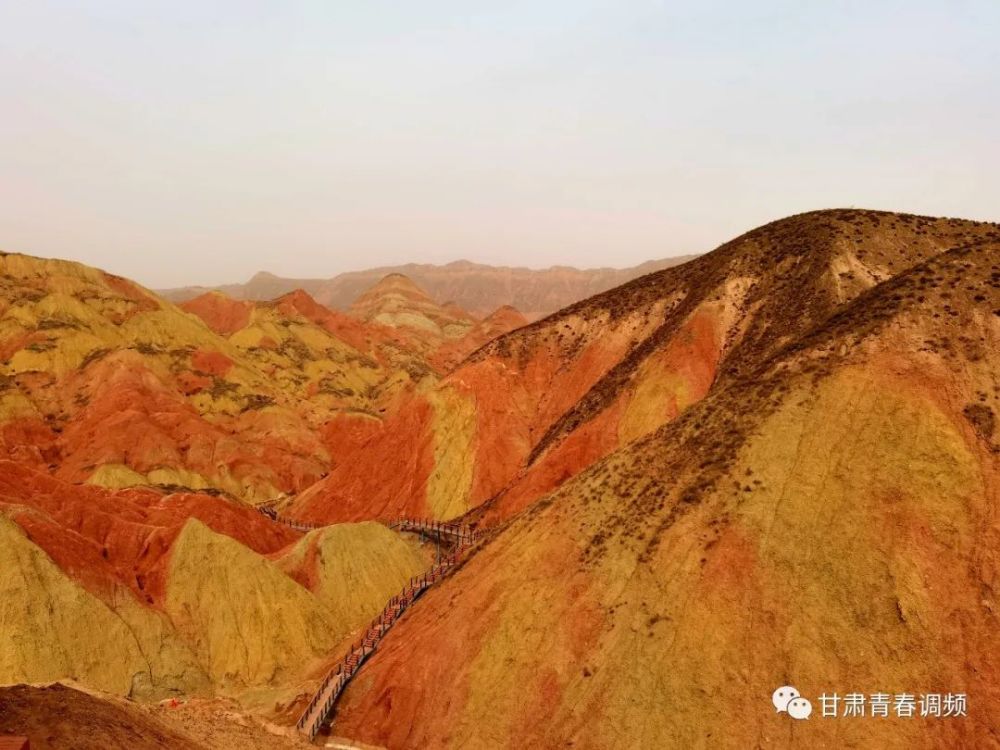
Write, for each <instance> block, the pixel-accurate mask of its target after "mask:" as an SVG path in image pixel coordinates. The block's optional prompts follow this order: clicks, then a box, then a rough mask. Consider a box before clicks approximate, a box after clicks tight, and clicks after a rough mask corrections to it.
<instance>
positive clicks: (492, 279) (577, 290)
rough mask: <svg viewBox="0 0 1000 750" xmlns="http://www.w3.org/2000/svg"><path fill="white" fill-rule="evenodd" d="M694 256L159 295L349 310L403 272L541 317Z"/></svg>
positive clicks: (258, 282)
mask: <svg viewBox="0 0 1000 750" xmlns="http://www.w3.org/2000/svg"><path fill="white" fill-rule="evenodd" d="M694 257H695V256H693V255H684V256H679V257H676V258H665V259H663V260H654V261H649V262H646V263H643V264H641V265H638V266H634V267H632V268H592V269H583V270H581V269H578V268H571V267H569V266H553V267H552V268H546V269H532V268H508V267H503V266H488V265H483V264H481V263H470V262H469V261H465V260H459V261H455V262H453V263H448V264H446V265H441V266H438V265H431V264H419V263H409V264H407V265H402V266H385V267H380V268H372V269H368V270H365V271H351V272H348V273H342V274H339V275H338V276H334V277H333V278H332V279H288V278H282V277H280V276H275V275H274V274H272V273H266V272H261V273H258V274H255V275H254V276H253V278H251V279H250V280H249V281H248V282H246V283H245V284H226V285H223V286H219V287H211V288H208V287H180V288H177V289H165V290H162V291H161V292H160V294H161V295H162V296H163V297H164V298H165V299H169V300H171V301H173V302H185V301H187V300H190V299H193V298H195V297H198V296H200V295H202V294H204V293H205V292H209V291H220V292H223V293H224V294H226V295H227V296H229V297H232V298H233V299H237V300H251V301H261V300H270V299H274V298H275V297H280V296H281V295H283V294H287V293H289V292H291V291H294V290H296V289H302V290H304V291H306V292H308V293H309V294H310V295H311V296H313V297H314V298H315V299H316V300H317V301H319V302H320V303H321V304H323V305H325V306H327V307H331V308H333V309H336V310H347V309H349V308H350V307H351V305H352V304H353V303H354V301H355V300H356V299H357V298H358V297H360V296H361V295H363V294H364V293H365V292H366V291H367V290H368V289H370V288H371V287H372V286H374V285H375V284H377V283H378V282H379V281H380V280H381V279H384V278H385V277H386V276H391V275H397V274H398V275H402V276H405V277H407V278H409V279H411V280H412V281H413V282H414V283H415V284H416V285H418V286H419V287H420V288H421V289H423V290H425V291H426V292H427V293H428V294H430V296H431V297H432V298H434V299H436V300H442V301H444V300H451V301H453V303H454V304H456V305H457V306H458V307H460V308H461V309H462V310H465V311H467V312H468V313H471V314H472V315H475V316H477V317H484V316H487V315H489V314H490V313H491V312H492V311H494V310H496V309H498V308H501V307H504V306H510V307H514V308H516V309H518V310H521V311H522V313H523V314H524V315H525V317H526V318H528V319H529V320H537V319H538V318H541V317H544V316H545V315H548V314H550V313H553V312H555V311H556V310H559V309H561V308H563V307H566V306H568V305H571V304H573V303H574V302H578V301H580V300H582V299H585V298H587V297H590V296H592V295H594V294H598V293H600V292H603V291H606V290H608V289H611V288H613V287H616V286H619V285H621V284H624V283H625V282H627V281H631V280H632V279H635V278H638V277H639V276H643V275H645V274H648V273H652V272H653V271H658V270H660V269H662V268H669V267H670V266H676V265H680V264H682V263H686V262H687V261H689V260H691V259H692V258H694Z"/></svg>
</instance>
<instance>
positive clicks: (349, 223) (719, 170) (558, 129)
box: [0, 0, 1000, 288]
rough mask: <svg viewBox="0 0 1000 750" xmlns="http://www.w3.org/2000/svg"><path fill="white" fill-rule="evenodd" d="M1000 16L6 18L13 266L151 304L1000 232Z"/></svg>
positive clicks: (5, 0)
mask: <svg viewBox="0 0 1000 750" xmlns="http://www.w3.org/2000/svg"><path fill="white" fill-rule="evenodd" d="M998 32H1000V3H998V2H996V1H995V0H983V1H979V0H976V1H972V0H949V1H947V2H944V1H943V2H927V1H925V0H908V1H906V2H902V1H900V2H894V1H888V0H866V1H865V2H849V1H847V0H844V1H840V2H838V1H836V0H826V1H823V2H820V1H819V0H817V1H816V2H812V1H811V0H810V2H802V0H794V1H791V0H789V1H785V0H755V1H754V2H746V1H737V0H701V1H699V2H654V1H653V0H634V1H630V0H611V1H603V0H504V2H490V3H485V2H479V1H478V0H461V1H459V0H455V1H451V0H448V1H444V0H422V1H421V2H399V1H397V2H384V1H383V0H353V1H352V2H344V1H343V0H339V1H338V0H316V1H315V2H299V1H296V0H282V1H281V2H272V1H269V2H259V1H257V0H240V1H239V2H225V1H220V2H210V1H208V0H200V1H199V2H186V1H185V0H173V1H172V2H159V1H158V0H143V2H135V1H134V0H100V1H99V2H96V1H95V2H74V1H72V0H67V1H66V2H51V1H50V0H32V2H16V1H15V0H0V249H4V250H7V251H19V252H25V253H29V254H32V255H40V256H45V257H62V258H70V259H73V260H79V261H82V262H85V263H89V264H91V265H96V266H99V267H102V268H105V269H107V270H110V271H113V272H115V273H119V274H122V275H125V276H128V277H130V278H134V279H136V280H138V281H140V282H141V283H143V284H145V285H147V286H151V287H155V288H163V287H171V286H180V285H187V284H217V283H223V282H236V281H244V280H246V279H248V278H249V277H250V276H251V275H252V274H253V273H255V272H257V271H260V270H266V271H270V272H272V273H276V274H279V275H283V276H292V277H328V276H332V275H335V274H336V273H339V272H342V271H346V270H355V269H362V268H368V267H372V266H377V265H390V264H397V263H405V262H428V263H446V262H449V261H452V260H457V259H468V260H473V261H479V262H484V263H491V264H498V265H524V266H531V267H538V268H542V267H547V266H550V265H573V266H578V267H593V266H629V265H634V264H637V263H640V262H642V261H644V260H649V259H653V258H663V257H667V256H671V255H679V254H683V253H689V252H704V251H708V250H710V249H712V248H713V247H715V246H717V245H719V244H720V243H722V242H724V241H725V240H727V239H729V238H731V237H733V236H735V235H737V234H740V233H742V232H744V231H746V230H749V229H751V228H753V227H754V226H758V225H760V224H763V223H766V222H768V221H771V220H773V219H776V218H780V217H782V216H787V215H790V214H794V213H799V212H802V211H808V210H813V209H819V208H830V207H846V206H857V207H865V208H877V209H886V210H898V211H907V212H912V213H923V214H932V215H946V216H960V217H964V218H972V219H986V220H1000V44H998V43H997V36H998Z"/></svg>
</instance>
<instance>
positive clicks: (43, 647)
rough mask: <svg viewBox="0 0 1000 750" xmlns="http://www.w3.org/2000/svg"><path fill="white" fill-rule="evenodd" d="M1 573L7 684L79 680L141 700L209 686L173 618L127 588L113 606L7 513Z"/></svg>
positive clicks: (0, 526) (0, 655) (0, 530)
mask: <svg viewBox="0 0 1000 750" xmlns="http://www.w3.org/2000/svg"><path fill="white" fill-rule="evenodd" d="M0 570H2V571H3V575H2V576H0V683H3V684H11V683H17V682H46V681H49V680H58V679H72V680H77V681H79V682H82V683H85V684H87V685H89V686H91V687H94V688H96V689H98V690H103V691H107V692H110V693H116V694H119V695H131V696H133V697H137V698H158V697H162V696H164V695H167V694H170V693H174V694H176V693H186V694H198V693H203V692H205V691H207V690H208V688H209V685H208V681H207V679H206V675H205V673H204V671H203V670H202V669H201V667H200V666H199V664H198V661H197V660H196V658H195V656H194V654H192V652H191V651H190V650H189V649H188V647H187V646H186V644H185V643H184V642H183V641H182V640H181V639H179V638H178V637H177V636H176V635H175V634H174V633H173V632H172V628H171V625H170V623H169V621H167V620H166V618H164V617H163V616H162V615H160V614H158V613H156V612H154V611H152V610H149V609H146V608H144V607H142V606H141V605H140V604H139V603H138V602H137V601H136V600H135V599H134V598H133V597H132V595H131V594H130V593H129V592H128V591H125V590H121V591H119V592H118V594H117V596H116V597H115V601H114V603H113V605H111V604H108V603H105V602H103V601H101V600H100V599H98V598H97V597H95V596H93V595H92V594H90V593H88V592H87V591H86V590H84V589H83V588H82V587H81V586H80V585H78V584H77V583H75V582H73V581H71V580H70V579H69V578H67V577H66V574H65V573H63V572H62V571H61V570H60V569H59V568H58V567H57V566H56V564H55V563H54V562H52V560H51V559H50V558H49V557H48V556H47V555H46V554H45V553H44V552H43V551H42V550H40V549H39V548H38V547H36V546H35V545H34V544H32V543H31V541H29V540H28V539H27V538H26V536H25V534H24V532H23V531H22V530H21V528H20V527H19V526H17V525H16V524H14V523H13V522H12V521H10V520H8V519H7V518H6V517H4V516H2V515H0Z"/></svg>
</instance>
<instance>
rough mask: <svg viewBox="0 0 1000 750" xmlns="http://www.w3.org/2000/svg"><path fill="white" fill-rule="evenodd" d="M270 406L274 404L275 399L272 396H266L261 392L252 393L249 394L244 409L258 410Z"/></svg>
mask: <svg viewBox="0 0 1000 750" xmlns="http://www.w3.org/2000/svg"><path fill="white" fill-rule="evenodd" d="M268 406H274V399H273V398H272V397H271V396H265V395H263V394H261V393H251V394H250V395H249V396H247V401H246V404H245V405H244V406H243V411H256V410H258V409H264V408H266V407H268Z"/></svg>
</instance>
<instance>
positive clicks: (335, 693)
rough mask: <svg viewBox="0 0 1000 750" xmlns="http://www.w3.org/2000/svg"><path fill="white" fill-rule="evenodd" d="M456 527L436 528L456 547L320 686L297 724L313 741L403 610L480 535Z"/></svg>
mask: <svg viewBox="0 0 1000 750" xmlns="http://www.w3.org/2000/svg"><path fill="white" fill-rule="evenodd" d="M425 523H426V524H434V523H436V522H432V521H414V520H413V519H399V521H397V522H394V523H393V524H390V527H392V528H400V529H402V530H416V529H415V528H406V529H404V528H403V527H404V526H411V525H415V524H421V525H422V524H425ZM452 526H453V528H452V529H449V530H448V531H441V530H440V529H439V528H435V531H441V533H444V534H448V535H449V536H452V537H453V538H455V539H457V540H458V545H457V546H456V548H455V550H454V551H453V552H452V553H451V554H450V555H448V556H447V557H445V558H444V559H442V560H441V561H440V562H438V563H437V564H436V565H434V566H433V567H432V568H431V569H430V570H428V571H427V572H426V573H424V574H423V575H421V576H418V577H416V578H411V579H410V582H409V583H408V584H407V585H406V587H405V588H404V589H403V590H402V591H401V592H400V593H399V594H397V595H396V596H394V597H392V599H390V600H389V602H388V603H387V604H386V605H385V607H384V608H383V609H382V612H381V613H380V614H379V616H378V617H376V618H375V619H374V620H372V622H371V624H370V625H369V626H368V629H367V630H366V631H365V634H364V635H363V636H362V637H361V640H360V641H358V642H357V643H354V644H351V648H350V649H349V650H348V652H347V655H346V656H345V657H344V658H343V659H342V660H341V661H340V663H339V664H337V666H336V667H334V668H333V669H332V670H330V672H329V673H328V674H327V676H326V678H325V679H324V680H323V683H322V684H321V685H320V687H319V690H317V691H316V695H314V696H313V699H312V700H311V701H309V705H308V706H306V709H305V711H303V712H302V716H301V718H299V720H298V722H297V723H296V727H297V728H298V730H299V731H300V732H302V733H303V734H305V735H306V736H307V737H309V740H310V741H312V740H313V739H315V737H316V735H317V734H318V733H319V730H320V729H322V728H323V725H324V724H326V723H327V722H328V721H329V719H330V714H331V713H333V708H334V706H335V705H336V703H337V699H338V698H339V697H340V694H341V693H342V692H343V691H344V688H345V687H347V683H348V682H349V681H350V679H351V678H352V677H353V676H354V675H355V674H356V673H357V671H358V670H359V669H361V665H362V664H363V663H364V661H365V659H367V658H368V657H369V656H370V655H371V654H372V653H373V652H374V651H375V649H376V648H378V644H379V643H380V642H381V640H382V638H383V637H385V634H386V633H387V632H389V628H391V627H392V626H393V625H394V624H395V622H396V621H397V620H398V619H399V618H400V617H401V616H402V614H403V612H405V611H406V609H407V607H409V606H410V605H411V604H413V602H414V601H416V600H417V598H418V597H419V596H420V595H421V594H423V593H424V591H426V590H427V589H428V588H430V587H431V586H433V585H434V584H435V583H437V582H438V581H440V580H441V579H442V578H443V577H444V576H445V575H446V574H447V573H448V571H450V570H451V569H452V568H454V567H455V565H456V564H457V563H458V561H459V559H460V558H461V556H462V555H463V553H464V552H465V551H466V550H467V549H468V547H469V546H470V545H471V544H472V542H473V541H474V540H475V539H476V536H477V535H476V533H475V532H473V531H472V530H471V529H461V528H459V527H457V526H455V525H454V524H453V525H452Z"/></svg>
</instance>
